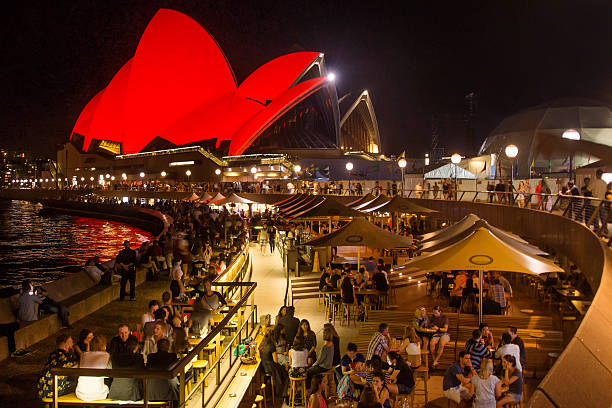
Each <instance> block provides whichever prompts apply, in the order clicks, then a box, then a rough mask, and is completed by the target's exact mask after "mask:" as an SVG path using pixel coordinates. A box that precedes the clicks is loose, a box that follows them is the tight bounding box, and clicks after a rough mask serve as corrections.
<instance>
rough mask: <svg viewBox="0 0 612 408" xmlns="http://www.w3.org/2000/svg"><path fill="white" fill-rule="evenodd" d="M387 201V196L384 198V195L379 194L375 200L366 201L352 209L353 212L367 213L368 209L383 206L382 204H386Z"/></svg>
mask: <svg viewBox="0 0 612 408" xmlns="http://www.w3.org/2000/svg"><path fill="white" fill-rule="evenodd" d="M388 201H390V200H389V198H388V197H387V196H384V195H382V194H380V195H379V196H378V197H376V198H375V199H373V200H371V201H366V202H364V203H361V204H359V205H356V206H354V207H353V208H354V209H355V210H360V211H367V210H368V209H369V208H374V207H378V206H380V205H383V204H385V203H387V202H388Z"/></svg>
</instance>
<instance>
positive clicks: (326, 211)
mask: <svg viewBox="0 0 612 408" xmlns="http://www.w3.org/2000/svg"><path fill="white" fill-rule="evenodd" d="M365 216H366V214H364V213H362V212H359V211H356V210H353V209H352V208H350V207H347V206H346V205H344V204H341V203H339V202H338V201H336V200H335V199H334V198H331V197H326V198H325V199H324V200H323V201H321V202H319V203H317V204H315V205H314V206H313V207H310V208H307V209H305V210H304V211H301V212H299V213H294V215H293V216H292V220H305V219H327V218H329V217H340V218H351V217H365Z"/></svg>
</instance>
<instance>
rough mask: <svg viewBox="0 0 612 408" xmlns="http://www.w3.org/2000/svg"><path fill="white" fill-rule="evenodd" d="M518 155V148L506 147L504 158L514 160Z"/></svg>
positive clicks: (510, 145) (514, 146)
mask: <svg viewBox="0 0 612 408" xmlns="http://www.w3.org/2000/svg"><path fill="white" fill-rule="evenodd" d="M517 155H518V147H517V146H516V145H514V144H509V145H508V146H506V156H508V157H509V158H511V159H514V158H515V157H516V156H517Z"/></svg>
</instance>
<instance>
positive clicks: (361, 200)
mask: <svg viewBox="0 0 612 408" xmlns="http://www.w3.org/2000/svg"><path fill="white" fill-rule="evenodd" d="M375 198H376V196H375V195H373V194H371V193H368V194H366V195H364V196H363V197H359V198H358V199H356V200H353V201H351V202H349V203H347V204H346V205H348V206H349V207H352V208H355V207H356V206H358V205H360V204H363V203H369V202H370V201H372V200H374V199H375Z"/></svg>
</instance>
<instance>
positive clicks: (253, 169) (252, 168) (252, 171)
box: [251, 166, 257, 174]
mask: <svg viewBox="0 0 612 408" xmlns="http://www.w3.org/2000/svg"><path fill="white" fill-rule="evenodd" d="M251 173H252V174H255V173H257V167H255V166H253V167H251Z"/></svg>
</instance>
